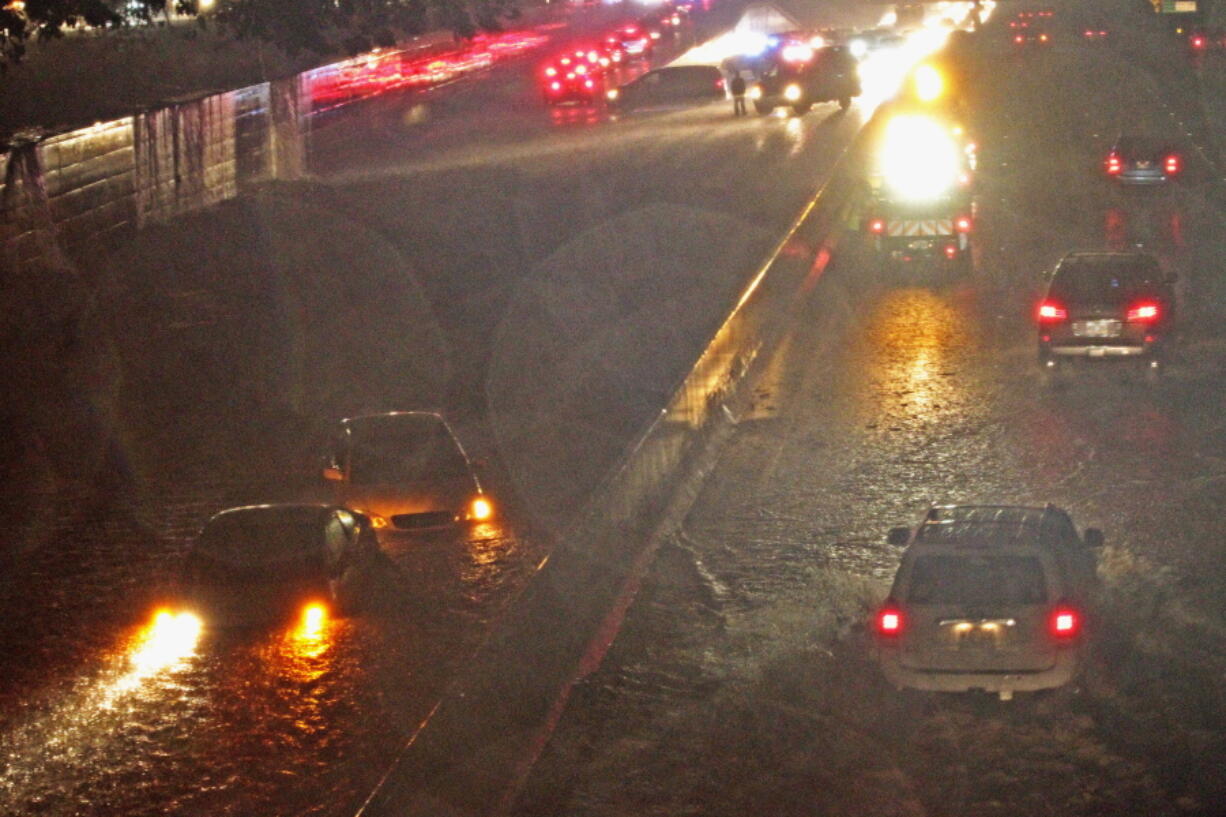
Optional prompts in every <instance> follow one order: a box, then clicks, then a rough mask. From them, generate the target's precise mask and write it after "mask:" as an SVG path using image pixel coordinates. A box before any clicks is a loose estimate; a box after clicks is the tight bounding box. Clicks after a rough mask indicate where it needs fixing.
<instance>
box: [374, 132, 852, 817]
mask: <svg viewBox="0 0 1226 817" xmlns="http://www.w3.org/2000/svg"><path fill="white" fill-rule="evenodd" d="M868 127H870V128H871V124H870V125H869V126H868ZM866 129H867V128H866ZM861 143H862V139H861V138H857V139H856V140H855V141H854V142H853V144H852V146H850V147H848V148H847V149H846V150H845V152H844V155H843V156H842V157H841V158H840V161H839V162H838V163H836V166H835V169H834V170H833V171H832V174H831V176H830V180H829V181H827V183H826V184H825V185H824V186H823V187H822V188H821V190H819V191H818V192H817V194H816V195H815V196H814V197H813V199H812V200H811V201H810V202H809V204H808V205H807V206H806V207H805V208H804V209H803V211H802V212H801V213H800V214H799V215H798V216H797V218H796V220H795V221H794V223H793V224H792V226H791V227H790V228H789V230H788V231H787V233H786V235H785V236H784V237H783V238H782V239H781V240H780V241H779V242H778V244H777V245H776V247H775V248H774V249H773V250H772V252H771V253H770V254H769V256H768V257H767V259H766V260H765V262H764V263H763V264H762V266H761V267H760V268H759V269H758V270H757V271H756V273H755V274H754V276H753V277H752V279H751V280H750V281H749V283H748V284H747V286H746V287H745V288H744V290H743V292H742V294H741V296H740V298H739V300H738V302H737V303H736V305H735V307H734V308H733V309H732V311H731V313H730V314H729V315H728V317H727V318H726V319H725V320H724V322H723V324H722V325H721V326H720V328H719V330H718V331H717V332H716V333H715V336H714V337H713V338H712V340H711V341H710V343H709V344H708V345H707V347H706V348H705V350H704V351H703V352H702V354H701V355H700V356H699V358H698V359H697V361H696V362H695V364H694V365H693V367H692V368H691V369H690V371H689V372H688V373H687V374H686V375H685V376H684V377H683V378H682V379H681V380H680V382H679V384H678V385H677V388H676V389H675V390H674V391H673V393H672V396H671V398H670V399H669V400H668V403H667V405H666V406H665V407H664V408H663V409H662V411H661V412H660V414H659V415H658V416H657V417H656V418H655V419H654V420H653V421H652V422H651V423H650V424H649V426H648V427H647V428H646V429H645V430H644V431H643V432H642V433H641V434H640V435H638V437H637V438H636V439H635V440H634V441H633V443H631V444H630V445H629V446H628V448H627V449H626V451H625V453H624V454H623V456H622V457H621V459H620V460H619V462H618V464H617V466H616V467H615V468H613V469H612V470H611V472H610V475H609V476H608V477H607V478H606V479H605V480H604V481H603V482H602V483H601V484H600V487H599V488H598V489H597V490H596V491H595V492H594V494H593V496H592V498H591V499H590V501H589V502H588V504H587V506H586V507H585V509H584V510H583V512H581V513H579V514H577V515H576V521H575V522H574V523H573V524H572V525H571V527H570V529H569V530H568V532H567V534H566V535H565V536H563V537H562V542H561V544H559V545H558V547H557V548H555V550H554V552H553V553H552V554H551V556H550V557H549V558H548V559H547V561H546V562H545V563H544V564H543V565H542V566H541V567H540V569H539V570H538V571H537V573H536V575H535V576H534V577H533V578H532V580H531V581H530V582H529V584H528V586H527V587H526V588H525V589H524V591H523V592H522V593H521V594H520V596H519V597H518V598H517V599H516V601H515V603H514V605H513V607H512V608H511V611H510V613H509V614H508V616H507V617H506V618H505V619H504V620H503V621H502V622H500V624H499V625H498V626H496V627H495V629H494V631H493V632H492V633H491V634H490V635H489V636H488V638H487V640H486V641H485V643H484V644H483V645H482V647H481V648H480V649H479V651H478V653H477V655H476V656H475V659H474V660H473V661H472V662H470V663H469V665H468V666H467V667H466V669H465V671H464V672H463V673H462V675H461V676H460V677H459V678H458V679H457V680H456V681H455V682H454V683H453V684H452V686H451V687H450V688H449V690H448V691H447V693H446V694H445V695H444V697H443V699H442V700H441V701H440V702H439V703H438V704H437V705H436V706H435V708H434V710H433V711H432V712H431V713H430V715H429V716H428V717H427V719H426V720H425V721H424V722H423V723H422V724H421V725H420V726H419V728H418V729H417V730H416V732H415V733H414V734H413V735H412V736H411V737H410V739H409V741H408V743H407V745H406V746H405V748H404V750H403V751H402V753H401V754H400V756H399V757H398V758H396V759H395V761H394V762H393V764H392V766H391V768H390V769H389V771H388V772H387V773H386V775H385V776H384V778H383V780H382V781H381V783H380V784H379V786H378V787H377V788H376V790H375V791H374V792H373V793H372V794H371V796H370V797H369V798H368V800H367V802H366V803H365V805H364V806H363V807H362V809H361V810H360V812H359V817H387V816H388V815H399V816H403V817H407V816H409V815H414V816H415V815H421V816H422V817H425V816H426V815H430V817H434V816H435V815H439V814H465V815H468V814H471V815H489V814H499V813H502V812H504V811H506V810H507V809H508V808H509V807H510V805H511V803H512V801H513V798H514V795H515V793H516V791H517V788H518V786H519V785H520V784H521V783H522V781H523V779H524V778H525V777H526V775H527V773H528V771H529V769H530V767H531V764H532V762H534V759H535V757H536V755H537V753H538V752H539V751H540V749H541V748H542V747H543V745H544V743H545V741H546V740H547V738H548V734H549V733H550V732H551V730H552V728H553V726H554V725H555V724H556V722H557V720H558V719H559V718H560V716H561V712H562V710H563V709H564V706H565V702H566V699H567V696H568V694H569V691H570V689H571V688H572V687H573V685H574V684H575V683H577V682H578V681H579V680H581V679H582V677H583V676H584V675H586V674H587V673H589V672H591V671H593V670H594V669H595V668H596V667H597V666H598V665H599V662H600V659H601V657H602V656H603V653H604V651H605V650H606V649H607V647H608V646H609V644H610V643H611V641H612V638H613V637H614V635H615V634H616V630H617V627H618V626H619V623H620V616H621V614H622V613H623V612H624V610H625V609H626V607H628V605H629V604H630V602H631V601H632V599H633V596H634V593H635V590H636V589H637V586H638V582H639V581H640V579H641V578H642V576H643V574H644V573H645V571H646V569H647V567H648V566H649V564H650V560H651V557H652V555H653V554H654V549H655V545H656V544H657V543H658V542H659V540H660V538H661V537H662V536H663V535H664V534H665V533H666V530H667V524H668V522H669V515H670V513H673V514H675V513H676V511H677V508H675V507H670V505H671V504H672V497H673V496H674V494H675V488H676V487H677V485H678V483H679V482H681V481H683V480H684V479H685V477H686V475H687V473H688V472H689V471H690V469H691V467H692V466H693V465H694V464H695V463H696V462H698V458H699V457H700V455H701V454H702V453H703V452H704V450H705V449H706V448H707V446H708V443H709V442H710V441H711V440H712V438H713V436H714V435H715V434H716V433H717V432H718V431H719V430H720V429H721V428H724V427H726V426H727V423H728V420H729V419H730V418H731V417H732V416H733V415H735V414H736V411H737V407H738V401H740V400H741V399H743V397H744V392H743V390H742V387H743V385H744V384H745V383H747V382H748V380H750V379H751V373H752V372H754V371H755V366H756V365H757V364H758V363H759V362H760V361H762V360H764V359H765V358H766V357H767V356H768V353H769V352H770V351H771V350H772V349H773V348H774V347H775V345H776V344H777V342H778V340H779V339H780V338H781V337H782V335H783V334H784V332H785V331H786V330H787V328H788V325H789V323H790V321H791V319H792V318H793V317H794V316H795V314H796V313H797V311H798V310H799V308H800V307H801V305H802V304H803V303H804V301H805V299H806V297H807V295H808V294H809V292H810V291H811V290H812V289H813V287H814V286H815V285H816V283H817V281H818V279H819V278H820V277H821V275H822V273H823V272H824V271H825V269H826V266H827V265H828V264H829V262H830V260H831V258H832V257H833V252H834V249H835V246H836V245H837V243H838V241H839V239H840V237H841V236H842V235H843V234H844V228H845V225H846V222H847V208H848V207H850V206H851V204H852V201H853V199H854V196H855V192H856V185H855V184H854V182H853V181H852V180H851V179H850V178H849V177H848V176H847V175H845V172H844V169H845V167H846V165H847V161H846V159H847V154H848V153H849V152H853V151H856V150H858V149H859V148H860V146H861ZM673 521H678V520H673Z"/></svg>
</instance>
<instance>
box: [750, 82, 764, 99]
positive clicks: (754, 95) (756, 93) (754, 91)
mask: <svg viewBox="0 0 1226 817" xmlns="http://www.w3.org/2000/svg"><path fill="white" fill-rule="evenodd" d="M749 98H750V99H761V98H762V86H761V85H755V86H753V87H752V88H750V89H749Z"/></svg>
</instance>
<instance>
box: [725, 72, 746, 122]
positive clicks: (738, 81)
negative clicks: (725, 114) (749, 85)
mask: <svg viewBox="0 0 1226 817" xmlns="http://www.w3.org/2000/svg"><path fill="white" fill-rule="evenodd" d="M728 90H729V91H731V92H732V115H733V116H744V115H745V80H744V78H743V77H742V76H741V75H740V73H739V72H738V73H736V74H734V75H733V77H732V82H731V83H729V85H728Z"/></svg>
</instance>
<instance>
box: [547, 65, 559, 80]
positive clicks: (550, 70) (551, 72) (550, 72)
mask: <svg viewBox="0 0 1226 817" xmlns="http://www.w3.org/2000/svg"><path fill="white" fill-rule="evenodd" d="M557 74H558V69H556V68H554V67H553V66H552V65H551V66H549V67H548V68H546V69H545V76H547V77H554V76H557Z"/></svg>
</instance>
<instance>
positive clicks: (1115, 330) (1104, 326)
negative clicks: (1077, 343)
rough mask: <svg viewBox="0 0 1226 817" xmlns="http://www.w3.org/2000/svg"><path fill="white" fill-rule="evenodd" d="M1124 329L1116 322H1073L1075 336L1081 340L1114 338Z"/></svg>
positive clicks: (1121, 324)
mask: <svg viewBox="0 0 1226 817" xmlns="http://www.w3.org/2000/svg"><path fill="white" fill-rule="evenodd" d="M1123 328H1124V325H1123V323H1121V322H1120V321H1116V320H1102V321H1073V335H1074V336H1075V337H1079V338H1114V337H1117V336H1118V335H1119V334H1120V330H1121V329H1123Z"/></svg>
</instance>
